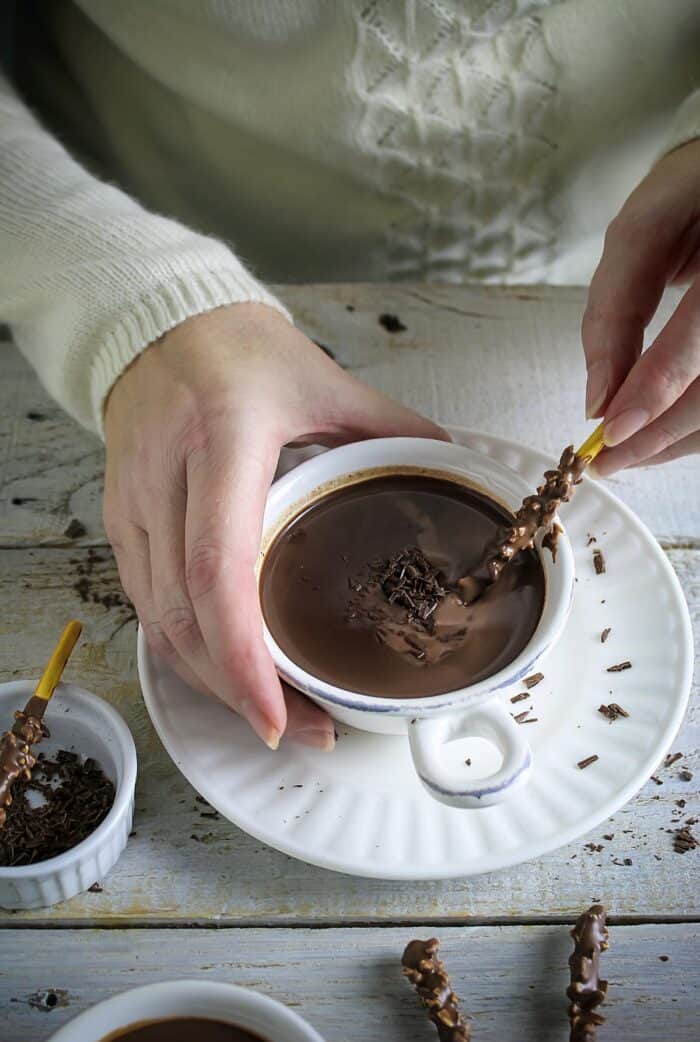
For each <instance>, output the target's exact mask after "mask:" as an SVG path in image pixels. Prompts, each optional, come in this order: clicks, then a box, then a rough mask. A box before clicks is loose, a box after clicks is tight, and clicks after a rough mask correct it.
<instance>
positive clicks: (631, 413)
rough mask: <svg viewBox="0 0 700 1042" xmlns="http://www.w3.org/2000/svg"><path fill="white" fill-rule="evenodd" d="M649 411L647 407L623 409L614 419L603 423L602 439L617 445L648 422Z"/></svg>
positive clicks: (608, 443) (607, 443)
mask: <svg viewBox="0 0 700 1042" xmlns="http://www.w3.org/2000/svg"><path fill="white" fill-rule="evenodd" d="M649 419H650V413H649V412H648V410H647V409H636V408H635V409H625V411H624V412H621V413H620V414H619V415H618V416H615V418H614V419H612V420H609V421H608V422H606V424H605V428H604V430H603V440H604V441H605V444H606V445H609V446H612V445H619V444H620V442H622V441H627V439H628V438H631V437H632V435H633V434H636V433H637V431H638V430H641V428H642V427H644V426H645V424H647V423H648V422H649Z"/></svg>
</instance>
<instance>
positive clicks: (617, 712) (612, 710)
mask: <svg viewBox="0 0 700 1042" xmlns="http://www.w3.org/2000/svg"><path fill="white" fill-rule="evenodd" d="M598 712H599V713H602V714H603V716H607V718H608V720H609V721H610V723H612V722H613V720H617V719H619V717H621V716H629V713H628V712H627V710H626V709H623V708H622V706H621V705H618V704H617V702H609V703H608V704H607V705H604V704H603V705H600V706H598Z"/></svg>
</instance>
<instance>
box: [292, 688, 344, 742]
mask: <svg viewBox="0 0 700 1042" xmlns="http://www.w3.org/2000/svg"><path fill="white" fill-rule="evenodd" d="M282 687H283V690H284V699H285V702H286V704H287V729H286V731H285V733H284V736H285V738H289V739H291V740H292V741H295V742H301V743H302V745H311V746H313V747H314V748H316V749H323V750H324V751H330V750H331V749H333V748H334V747H335V726H334V724H333V721H332V720H331V718H330V717H329V716H328V714H327V713H324V711H323V710H322V709H319V707H318V706H317V705H315V704H314V703H313V702H312V701H310V699H308V698H306V696H305V695H302V694H300V692H299V691H295V690H294V688H292V687H289V685H288V684H283V685H282Z"/></svg>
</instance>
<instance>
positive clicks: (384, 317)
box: [379, 311, 408, 333]
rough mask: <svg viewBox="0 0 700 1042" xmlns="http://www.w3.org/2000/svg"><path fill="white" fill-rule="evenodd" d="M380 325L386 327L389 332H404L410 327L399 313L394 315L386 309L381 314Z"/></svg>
mask: <svg viewBox="0 0 700 1042" xmlns="http://www.w3.org/2000/svg"><path fill="white" fill-rule="evenodd" d="M379 325H380V326H382V327H383V328H384V329H386V331H387V333H404V332H405V331H406V329H407V328H408V327H407V326H405V325H404V324H403V322H402V321H401V319H400V318H399V316H398V315H392V314H391V313H390V312H388V311H384V312H383V313H382V314H381V315H380V316H379Z"/></svg>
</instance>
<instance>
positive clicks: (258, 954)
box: [0, 286, 700, 1042]
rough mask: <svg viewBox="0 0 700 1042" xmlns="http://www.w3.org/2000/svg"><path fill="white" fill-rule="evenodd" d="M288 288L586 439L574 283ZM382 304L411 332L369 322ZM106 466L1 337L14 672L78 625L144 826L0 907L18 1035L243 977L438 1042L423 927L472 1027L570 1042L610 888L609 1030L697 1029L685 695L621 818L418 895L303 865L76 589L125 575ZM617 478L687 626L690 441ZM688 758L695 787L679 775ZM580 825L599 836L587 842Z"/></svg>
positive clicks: (692, 791) (375, 380)
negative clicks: (89, 566) (147, 996)
mask: <svg viewBox="0 0 700 1042" xmlns="http://www.w3.org/2000/svg"><path fill="white" fill-rule="evenodd" d="M280 292H281V295H282V296H283V297H284V298H285V299H286V300H287V301H288V303H289V304H290V306H291V307H292V309H293V310H294V312H295V314H296V316H297V318H298V322H299V324H300V325H301V326H302V327H303V328H304V329H305V330H306V331H307V332H309V334H310V335H312V336H313V337H315V338H316V339H317V340H319V341H322V342H323V343H324V344H326V345H328V346H329V347H330V348H331V349H332V350H333V352H334V354H335V356H336V358H337V359H338V361H339V362H340V363H341V364H343V365H344V366H347V367H348V368H350V369H352V370H353V371H354V372H355V373H357V375H358V376H360V377H361V378H362V379H364V380H366V381H368V382H369V383H372V384H375V385H376V386H377V387H380V388H382V389H383V390H385V391H387V392H389V393H391V394H393V395H395V396H396V397H398V398H401V399H403V400H404V401H405V402H406V403H407V404H409V405H412V406H414V407H416V408H418V409H421V410H423V411H425V412H427V413H429V414H431V415H432V416H435V417H439V418H440V419H442V420H443V421H444V422H451V423H459V424H463V425H465V426H468V427H473V428H479V429H482V430H486V431H490V432H493V433H495V434H501V435H504V436H507V437H510V438H514V439H519V440H522V441H523V442H526V443H530V444H533V445H535V446H537V447H540V448H542V449H544V450H546V451H547V452H549V453H551V454H552V456H554V455H555V454H556V453H557V452H558V450H559V449H560V448H561V446H562V445H563V444H564V443H565V442H567V441H570V440H574V441H578V439H579V438H581V436H582V435H583V434H584V432H585V430H586V425H585V424H584V422H583V416H582V394H583V363H582V358H581V352H580V347H579V335H578V327H579V321H580V314H581V310H582V304H583V299H584V293H583V291H582V290H577V289H552V288H527V289H522V290H521V289H495V288H489V289H482V288H447V287H441V288H436V287H426V286H415V287H396V286H394V287H382V286H326V287H323V286H306V287H286V288H284V289H282V290H281V291H280ZM671 303H672V301H670V300H669V301H667V302H666V304H665V306H664V310H663V313H664V314H668V312H669V310H670V306H671ZM387 311H388V312H394V313H396V314H398V315H399V316H400V318H401V319H402V321H403V322H404V323H405V324H406V326H407V330H406V331H405V332H403V333H398V334H390V333H388V332H386V331H385V330H384V329H383V328H382V327H381V326H380V325H379V324H378V321H377V317H378V315H379V314H380V313H381V312H387ZM656 327H657V328H658V322H657V323H656ZM102 470H103V454H102V448H101V446H100V444H99V443H98V442H97V441H96V440H95V439H94V438H92V437H91V436H89V435H87V434H86V433H85V432H84V431H82V430H80V429H79V428H78V427H77V426H76V425H75V424H74V423H73V422H72V421H71V420H70V419H68V418H67V417H66V416H65V415H64V414H63V413H62V412H61V411H60V409H59V408H58V407H57V406H56V405H55V404H54V403H53V402H51V401H50V400H49V398H48V397H47V395H46V394H45V392H44V391H43V390H42V388H41V387H40V385H39V382H38V381H37V379H36V377H35V376H34V374H33V372H32V371H31V370H30V369H29V368H28V366H27V365H26V364H25V362H24V361H23V359H22V358H21V357H20V355H19V354H18V353H17V352H16V350H15V349H14V348H13V347H12V346H11V345H10V344H9V342H6V343H2V344H0V593H1V601H0V603H1V604H2V608H1V609H0V617H1V622H0V679H2V680H9V679H12V678H14V677H21V676H34V675H36V673H37V672H38V670H39V668H40V666H41V665H42V663H43V660H44V658H45V656H46V654H47V652H48V650H49V648H50V646H51V644H52V642H53V640H54V638H55V636H56V634H57V632H58V630H59V628H60V626H61V624H62V623H63V622H64V620H65V619H67V618H68V617H69V616H77V617H79V618H81V619H82V620H83V621H84V623H85V637H84V639H83V640H82V642H81V644H80V646H79V649H78V651H77V652H76V654H75V656H74V658H73V660H72V662H71V664H70V667H69V669H68V673H67V678H68V679H72V680H75V681H76V682H79V683H81V684H82V685H84V686H85V687H87V688H90V689H92V690H94V691H96V692H98V693H99V694H100V695H102V696H104V697H105V698H107V699H108V700H109V701H111V702H113V703H114V704H115V705H116V706H117V707H118V709H119V710H120V711H121V712H122V714H123V715H124V717H125V718H126V720H127V722H128V724H129V726H130V727H131V729H132V731H133V733H134V736H135V739H136V744H137V748H138V755H139V781H138V785H137V792H136V821H135V825H134V829H135V831H134V834H133V836H132V838H131V841H130V843H129V846H128V848H127V850H126V852H125V854H124V856H123V858H122V859H121V861H120V862H119V864H118V865H117V867H116V868H115V870H114V871H113V872H112V873H111V874H110V875H109V877H108V878H107V879H106V880H104V881H101V882H102V885H103V890H102V891H101V892H99V893H86V894H83V895H82V896H80V897H77V898H75V899H74V900H72V901H69V902H67V903H65V904H62V905H58V906H57V907H55V908H52V909H46V910H38V911H35V912H28V913H8V912H2V911H0V929H1V930H2V933H0V1023H1V1024H2V1029H1V1030H0V1036H1V1037H2V1039H3V1040H4V1042H20V1040H21V1042H25V1040H27V1039H33V1040H35V1042H42V1040H44V1039H47V1038H48V1037H49V1035H50V1034H51V1033H52V1032H53V1031H54V1030H56V1028H57V1027H58V1026H59V1025H60V1024H62V1023H63V1022H65V1021H66V1020H67V1019H68V1018H70V1017H71V1016H73V1015H75V1014H76V1013H77V1012H79V1011H80V1010H82V1009H84V1008H85V1007H86V1006H88V1005H90V1004H91V1003H93V1002H95V1001H97V1000H99V999H102V998H104V997H106V996H108V995H110V994H112V993H114V992H116V991H119V990H122V989H124V988H127V987H130V986H133V985H136V984H141V983H144V982H146V981H151V980H159V979H166V978H170V977H177V976H190V977H206V978H212V979H220V980H231V981H236V982H238V983H240V984H245V985H250V986H251V987H255V988H257V989H259V990H261V991H263V992H266V993H268V994H270V995H273V996H275V997H276V998H279V999H281V1000H282V1001H283V1002H287V1003H289V1004H290V1005H294V1006H296V1007H297V1008H298V1009H299V1010H300V1011H301V1012H302V1013H303V1014H304V1015H305V1016H307V1017H308V1019H309V1020H311V1021H312V1023H314V1024H315V1026H316V1027H317V1029H318V1030H319V1031H320V1032H321V1034H322V1035H323V1036H324V1037H325V1038H326V1039H327V1040H328V1042H400V1040H401V1042H404V1040H411V1042H423V1040H425V1042H429V1040H431V1039H433V1038H434V1037H435V1036H434V1033H433V1029H432V1028H431V1027H430V1026H429V1025H428V1023H427V1021H426V1022H424V1020H423V1019H422V1015H421V1013H420V1011H418V1009H417V1007H416V1004H415V1002H414V1001H413V998H412V996H411V994H410V991H409V988H408V985H407V984H406V983H405V982H404V981H403V980H402V979H401V977H400V974H399V971H398V958H399V955H400V952H401V950H402V948H403V945H404V944H405V942H406V941H407V940H408V939H409V938H410V937H411V936H413V935H416V934H418V935H423V936H428V935H431V934H435V933H437V934H439V935H440V937H441V938H442V940H443V949H444V954H445V957H446V959H447V960H448V962H449V966H450V968H451V970H452V973H453V976H454V978H455V980H456V981H457V982H459V991H460V992H461V993H462V995H463V998H464V1002H465V1005H466V1008H467V1009H469V1010H470V1011H471V1012H472V1014H473V1015H474V1017H475V1020H476V1027H475V1039H477V1040H478V1042H496V1040H499V1042H500V1040H502V1039H503V1038H513V1039H515V1038H517V1039H519V1040H522V1042H535V1040H537V1042H542V1040H551V1042H558V1040H564V1039H566V1038H567V1037H568V1036H567V1026H566V1024H567V1022H566V1014H565V1001H564V989H565V986H566V983H567V965H566V959H567V956H568V953H569V950H570V941H569V938H568V933H567V925H568V924H571V923H572V922H573V920H574V919H575V918H576V916H577V915H578V913H579V912H580V911H581V910H582V909H583V907H584V906H586V905H587V904H588V903H589V902H591V901H592V900H593V899H596V898H599V899H601V900H603V901H604V902H605V904H606V905H607V906H608V908H609V910H610V915H611V921H612V948H611V951H610V953H609V954H608V956H607V957H606V962H605V967H606V975H607V976H609V978H610V981H611V984H610V992H609V1001H608V1003H607V1015H608V1018H609V1019H608V1024H607V1028H606V1030H605V1031H604V1032H601V1042H604V1040H605V1039H610V1040H611V1042H612V1040H613V1039H614V1040H616V1042H628V1040H630V1042H631V1040H634V1042H644V1040H648V1042H652V1040H654V1042H656V1040H657V1039H658V1038H672V1039H673V1040H674V1042H691V1040H694V1042H696V1040H697V1039H698V1037H699V1036H698V1026H697V1024H698V1013H699V1011H700V1002H699V999H698V992H697V990H695V989H696V988H697V969H696V965H697V941H698V935H699V934H700V927H699V926H698V919H699V913H700V889H699V887H698V865H699V864H700V860H699V859H700V850H696V851H690V852H688V853H686V854H684V855H679V854H676V853H674V852H673V850H672V845H671V836H670V835H669V832H668V831H667V830H668V829H670V828H672V827H673V826H674V825H675V823H676V821H677V820H678V818H679V817H681V816H682V817H686V816H687V815H689V814H692V813H697V812H698V807H699V801H698V783H699V782H700V755H699V753H698V747H699V746H700V741H699V737H700V736H699V733H698V705H697V697H696V700H695V704H694V706H692V707H691V709H690V712H689V714H688V717H687V719H686V722H685V725H684V727H683V729H682V731H681V733H680V735H679V736H678V739H677V742H676V743H675V745H674V749H677V750H680V751H682V752H683V754H684V757H683V762H682V764H680V765H675V766H674V767H673V768H671V769H670V770H663V769H662V770H661V771H660V772H659V777H660V779H661V781H662V782H663V784H662V785H656V784H655V783H653V782H650V783H648V784H647V785H646V786H645V787H644V788H643V789H642V791H641V792H640V793H639V794H638V796H637V797H636V798H635V799H634V800H632V802H631V803H629V804H628V805H627V806H626V807H624V808H623V809H622V810H621V811H620V812H619V813H618V814H616V815H615V817H614V819H611V821H610V823H609V824H608V825H605V826H601V827H600V828H599V829H597V830H595V832H594V833H591V834H590V835H588V836H585V837H582V838H581V839H580V840H578V841H576V842H574V843H572V844H570V845H569V846H567V847H564V848H562V849H561V850H558V851H555V852H553V853H551V854H548V855H546V856H545V857H542V858H540V859H539V860H537V861H535V862H531V863H528V864H525V865H522V866H520V867H518V868H514V869H511V870H508V871H505V872H500V873H497V874H494V875H493V876H489V877H482V878H477V879H469V880H463V881H452V882H447V883H441V882H436V883H432V884H420V885H419V886H413V885H410V884H406V883H388V882H382V881H377V880H364V879H354V878H350V877H346V876H342V875H336V874H333V873H330V872H326V871H324V870H322V869H317V868H313V867H310V866H308V865H305V864H301V863H299V862H296V861H293V860H291V859H290V858H289V857H287V856H285V855H283V854H280V853H277V852H276V851H274V850H270V849H268V848H267V847H265V846H262V845H261V844H260V843H259V842H258V841H257V840H254V839H252V838H250V837H249V836H247V835H245V834H244V833H242V832H240V831H239V830H238V829H236V828H235V827H234V826H232V825H230V824H228V823H227V822H226V821H223V820H213V819H212V818H210V817H204V816H203V814H206V813H207V808H206V807H203V806H202V804H201V803H199V802H197V801H196V799H195V793H194V791H193V790H192V789H191V788H190V786H189V785H188V784H187V782H186V781H185V780H184V779H183V778H182V777H181V775H180V774H179V773H178V772H177V770H176V769H175V767H174V766H173V765H172V764H171V762H170V760H169V759H168V757H167V756H166V754H165V753H164V751H163V749H162V747H161V745H160V743H159V741H158V739H157V737H156V736H155V733H154V731H153V729H152V727H151V725H150V723H149V721H148V718H147V716H146V713H145V710H144V707H143V704H142V701H141V698H140V695H139V690H138V683H137V679H136V664H135V622H134V619H133V615H132V613H131V611H130V608H129V606H128V605H127V604H126V602H125V601H122V602H121V603H120V604H117V605H115V606H113V607H110V608H105V607H104V606H103V605H102V604H101V603H92V602H88V603H83V602H82V601H81V598H80V596H79V594H78V592H76V590H75V588H74V584H75V581H76V578H77V576H76V567H77V565H78V564H79V563H80V562H82V561H83V560H84V559H85V558H86V556H87V553H88V548H90V547H92V548H97V554H98V556H99V558H100V559H99V560H98V561H97V562H96V563H95V565H94V571H93V576H92V588H93V589H94V590H96V591H97V592H98V593H99V594H102V593H105V592H112V593H114V592H116V591H118V589H119V586H118V580H117V573H116V568H115V565H114V561H113V559H112V556H111V554H110V552H109V550H108V549H107V547H106V542H105V536H104V532H103V530H102V525H101V521H100V493H101V485H102ZM611 487H612V488H613V489H614V491H615V492H616V493H617V494H618V495H619V496H620V497H621V498H622V499H623V500H624V501H625V502H626V503H628V504H629V505H630V506H631V507H632V508H633V509H634V510H635V511H637V513H638V514H639V515H640V516H641V517H642V519H643V520H644V521H645V522H646V523H647V525H648V526H649V527H650V528H651V530H652V531H653V532H654V534H655V535H656V536H657V538H658V539H659V540H660V542H661V544H662V545H663V547H664V549H665V550H666V552H667V554H668V556H669V559H670V561H671V563H672V564H673V566H674V568H675V569H676V572H677V574H678V576H679V578H680V580H681V583H682V585H683V588H684V590H685V594H686V597H687V598H688V602H689V604H690V608H691V612H692V613H693V614H694V618H695V620H696V621H697V620H698V618H699V616H700V457H696V458H695V459H694V460H687V461H683V462H678V463H675V464H673V465H671V466H668V467H666V468H661V469H658V468H648V469H647V470H645V471H631V472H629V473H626V474H623V475H621V476H619V477H618V478H616V479H614V480H613V481H612V482H611ZM72 518H78V519H79V520H80V521H82V522H83V524H84V525H85V527H86V530H87V531H86V535H85V536H84V537H82V538H80V539H78V540H70V539H68V538H67V537H66V536H65V535H64V534H63V533H64V530H65V528H66V526H67V524H68V522H69V521H70V520H71V519H72ZM696 633H697V627H696ZM695 695H696V696H697V688H696V690H695ZM679 766H682V767H683V768H686V769H688V770H690V771H693V772H694V778H693V780H692V781H690V782H688V781H685V782H684V781H682V780H681V778H680V777H679V771H678V767H679ZM679 799H683V800H685V801H686V805H685V807H684V808H682V809H679V808H678V806H677V804H676V801H677V800H679ZM605 833H614V834H615V839H614V840H613V841H612V842H607V841H604V840H603V839H602V835H603V834H605ZM591 842H593V843H595V844H599V843H603V849H602V851H595V850H589V849H587V848H586V844H587V843H591ZM573 855H576V856H575V857H574V856H573ZM625 857H628V858H631V860H632V864H631V865H625V864H624V858H625ZM214 928H216V929H214ZM661 956H668V960H662V959H661ZM669 1024H672V1025H673V1026H672V1028H670V1027H669Z"/></svg>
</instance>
